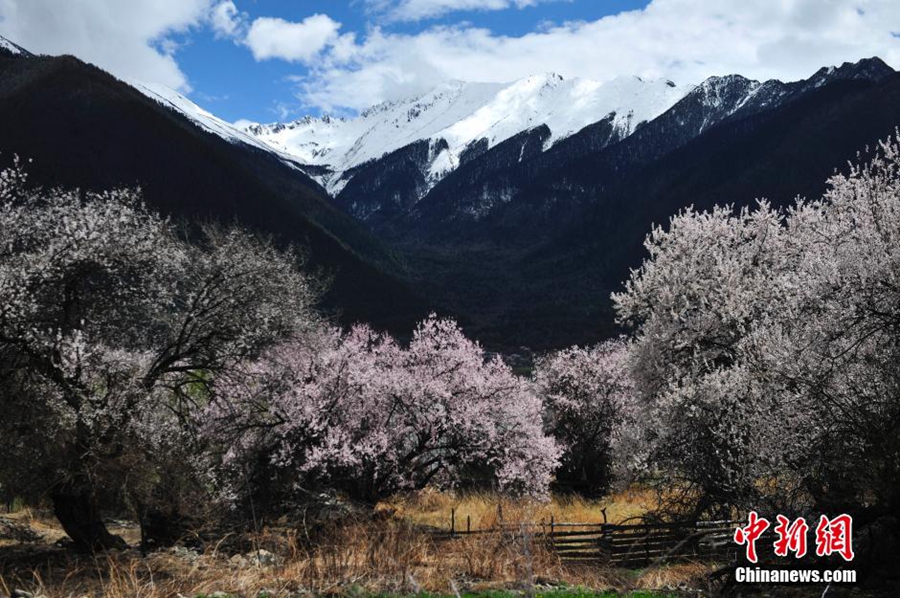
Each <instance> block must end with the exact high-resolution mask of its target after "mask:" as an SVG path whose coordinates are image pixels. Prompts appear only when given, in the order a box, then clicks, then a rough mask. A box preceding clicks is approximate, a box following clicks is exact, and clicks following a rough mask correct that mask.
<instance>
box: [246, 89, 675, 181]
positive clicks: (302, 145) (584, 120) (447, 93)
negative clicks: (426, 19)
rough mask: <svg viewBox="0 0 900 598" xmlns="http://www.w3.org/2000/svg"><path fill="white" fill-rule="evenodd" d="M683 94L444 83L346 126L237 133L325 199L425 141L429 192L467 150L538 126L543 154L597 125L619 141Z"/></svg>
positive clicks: (302, 124)
mask: <svg viewBox="0 0 900 598" xmlns="http://www.w3.org/2000/svg"><path fill="white" fill-rule="evenodd" d="M691 89H693V86H679V85H676V84H675V83H673V82H671V81H665V80H658V81H644V80H642V79H640V78H638V77H620V78H617V79H613V80H612V81H608V82H604V83H601V82H598V81H592V80H588V79H564V78H563V77H561V76H560V75H557V74H553V73H551V74H547V75H538V76H532V77H528V78H526V79H521V80H519V81H515V82H513V83H510V84H496V83H465V82H461V81H452V82H448V83H445V84H442V85H439V86H437V87H435V88H434V89H432V90H430V91H428V92H427V93H424V94H422V95H420V96H416V97H413V98H408V99H405V100H400V101H395V102H387V103H383V104H379V105H377V106H375V107H373V108H370V109H369V110H366V111H365V112H363V113H362V114H360V115H359V116H358V117H356V118H353V119H338V118H332V117H328V116H326V117H323V118H310V117H307V118H303V119H301V120H297V121H294V122H291V123H284V124H283V123H276V124H268V125H260V124H252V125H247V126H246V127H245V130H246V132H247V133H249V134H252V135H254V136H256V137H257V138H259V139H261V140H263V141H265V143H267V144H268V145H270V146H271V147H273V148H276V149H277V150H279V151H282V152H284V153H286V154H288V155H291V156H294V157H295V158H297V160H298V161H300V162H303V163H305V164H309V165H316V166H320V167H324V168H326V169H327V170H325V171H323V173H322V174H321V175H320V181H321V182H322V183H323V184H324V185H325V187H326V188H327V189H328V190H329V192H331V193H332V194H333V195H337V194H338V193H339V192H340V191H341V190H342V189H343V188H344V186H345V185H346V184H347V182H348V180H349V179H350V178H351V176H352V175H351V176H348V173H349V172H350V171H352V169H354V168H357V167H359V166H361V165H363V164H366V163H367V162H370V161H372V160H377V159H379V158H382V157H383V156H386V155H388V154H390V153H391V152H394V151H396V150H399V149H401V148H404V147H406V146H409V145H410V144H413V143H416V142H420V141H425V140H427V141H429V142H431V145H432V147H433V148H434V151H432V152H431V154H432V155H431V156H430V157H429V159H428V160H427V163H426V164H423V167H424V169H425V171H426V172H425V174H426V180H427V182H428V187H430V186H433V185H434V184H435V183H437V182H438V181H439V180H441V179H442V178H443V177H444V176H446V175H447V174H448V173H450V172H452V171H453V170H455V169H456V168H457V167H458V166H459V165H460V162H461V159H462V157H463V155H464V153H465V152H466V151H467V150H468V149H471V148H472V147H473V146H474V145H475V144H481V145H482V146H483V147H484V148H485V149H489V148H491V147H494V146H496V145H497V144H499V143H502V142H503V141H505V140H507V139H510V138H511V137H514V136H515V135H518V134H519V133H522V132H523V131H527V130H530V129H533V128H535V127H538V126H541V125H546V126H547V127H548V128H549V130H550V135H549V137H548V138H547V139H546V141H545V146H546V147H550V146H552V145H553V144H554V143H556V142H558V141H559V140H561V139H564V138H566V137H568V136H570V135H572V134H573V133H576V132H577V131H579V130H581V129H583V128H584V127H586V126H587V125H590V124H592V123H595V122H597V121H599V120H601V119H603V118H605V117H610V118H611V120H612V122H613V125H614V127H615V128H616V129H617V130H618V131H619V133H620V135H621V136H627V135H628V134H630V133H631V132H632V131H634V129H635V128H636V127H637V126H638V125H639V124H640V123H641V122H645V121H648V120H651V119H653V118H655V117H656V116H658V115H659V114H661V113H663V112H665V110H666V109H668V108H669V107H670V106H672V105H673V104H674V103H675V102H677V101H678V100H679V99H681V98H682V97H683V96H684V95H685V94H686V93H687V92H689V91H690V90H691Z"/></svg>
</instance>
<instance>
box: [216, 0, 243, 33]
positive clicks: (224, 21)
mask: <svg viewBox="0 0 900 598" xmlns="http://www.w3.org/2000/svg"><path fill="white" fill-rule="evenodd" d="M246 22H247V15H246V14H245V13H241V12H240V11H239V10H238V9H237V6H235V5H234V2H232V0H222V1H221V2H219V3H218V4H216V5H215V6H214V7H213V8H212V10H211V11H210V12H209V23H210V25H211V26H212V29H213V31H214V32H215V34H216V37H220V38H221V37H230V38H238V37H240V36H241V35H243V33H244V31H245V29H246V28H247V24H246Z"/></svg>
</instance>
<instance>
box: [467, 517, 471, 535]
mask: <svg viewBox="0 0 900 598" xmlns="http://www.w3.org/2000/svg"><path fill="white" fill-rule="evenodd" d="M471 532H472V516H471V515H466V533H467V534H468V533H471Z"/></svg>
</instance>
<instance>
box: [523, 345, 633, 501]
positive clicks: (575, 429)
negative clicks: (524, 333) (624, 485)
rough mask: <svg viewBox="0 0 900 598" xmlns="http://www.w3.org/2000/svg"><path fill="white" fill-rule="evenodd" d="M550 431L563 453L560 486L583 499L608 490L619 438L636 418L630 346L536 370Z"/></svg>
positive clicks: (555, 359)
mask: <svg viewBox="0 0 900 598" xmlns="http://www.w3.org/2000/svg"><path fill="white" fill-rule="evenodd" d="M534 381H535V384H536V387H537V392H538V394H539V395H540V397H541V399H542V401H543V407H544V425H545V429H546V431H547V432H548V433H549V434H550V435H551V436H553V437H554V438H555V439H556V441H557V442H558V443H559V444H560V446H562V447H563V448H564V452H563V455H562V459H561V463H560V467H559V469H558V470H557V472H556V481H557V483H558V484H559V485H560V486H561V487H564V488H567V489H569V490H573V491H577V492H579V493H580V494H583V495H600V494H602V493H603V492H604V491H606V490H607V489H608V488H609V485H610V483H611V476H612V468H613V463H614V461H615V460H616V459H618V458H621V459H626V458H628V456H626V455H622V456H621V457H618V456H617V457H614V456H613V451H614V447H615V446H617V437H618V436H619V435H620V434H621V433H622V432H623V431H624V430H625V429H626V428H627V427H628V426H629V425H630V423H631V419H632V418H633V417H634V403H633V395H634V390H633V388H632V382H631V377H630V372H629V371H628V344H627V343H626V342H625V341H624V340H613V341H607V342H605V343H602V344H600V345H597V346H595V347H592V348H581V347H572V348H569V349H565V350H562V351H559V352H557V353H553V354H551V355H548V356H546V357H544V358H542V359H540V360H539V361H538V362H537V364H536V365H535V375H534Z"/></svg>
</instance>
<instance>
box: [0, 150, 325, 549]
mask: <svg viewBox="0 0 900 598" xmlns="http://www.w3.org/2000/svg"><path fill="white" fill-rule="evenodd" d="M201 237H202V239H201V241H200V243H199V245H192V244H189V243H187V242H186V241H185V240H184V238H183V236H182V235H181V234H180V233H179V231H178V230H177V229H176V228H175V227H174V226H173V225H172V224H171V223H169V222H167V221H166V220H164V219H162V218H160V217H159V216H158V215H156V214H154V213H152V212H150V211H149V210H147V209H146V208H145V207H144V206H143V205H142V203H141V198H140V193H139V192H137V191H130V190H121V191H112V192H107V193H79V192H77V191H68V190H60V189H29V188H28V186H27V185H26V180H25V175H24V174H23V173H22V171H21V170H19V169H18V168H16V169H12V170H7V171H5V172H3V173H2V174H0V485H2V486H4V487H6V488H9V489H10V490H12V491H14V492H16V493H19V494H32V495H44V496H47V497H49V499H50V500H51V501H52V503H53V508H54V511H55V513H56V515H57V517H58V518H59V520H60V523H61V524H62V526H63V528H64V529H65V531H66V533H67V534H68V535H69V536H70V537H71V538H72V540H74V541H75V542H76V544H78V545H79V546H81V547H84V548H106V547H110V546H116V545H120V544H121V541H120V540H119V539H118V538H116V537H115V536H112V535H111V534H109V532H108V531H107V529H106V527H105V526H104V524H103V521H102V519H101V515H100V510H99V509H100V506H101V504H102V501H103V500H105V499H106V498H108V497H110V496H112V495H114V494H116V493H120V492H121V491H122V490H123V489H122V484H123V483H124V480H127V479H128V478H129V475H132V474H133V473H135V472H136V471H138V470H139V469H140V467H141V465H140V463H145V461H142V459H146V457H147V456H148V455H152V454H153V452H154V448H157V449H158V448H160V447H163V446H166V445H167V444H168V445H173V444H177V443H178V435H179V434H180V429H181V428H180V423H181V422H183V421H186V420H184V419H183V418H182V417H180V416H182V415H185V414H186V413H187V412H189V411H190V410H191V409H193V408H195V407H196V406H197V405H198V403H203V402H205V401H206V400H208V399H209V397H212V396H214V395H215V387H216V382H217V379H218V378H219V376H220V375H221V374H223V373H226V372H228V371H229V370H231V369H232V368H234V367H236V366H237V365H238V364H241V363H243V362H244V361H245V360H246V359H248V358H252V357H255V356H256V355H258V354H259V353H260V352H261V351H262V350H264V349H265V348H266V347H267V346H269V345H270V344H271V343H273V342H274V341H276V340H278V339H281V338H284V337H287V336H290V335H292V334H294V333H295V332H296V331H297V330H298V329H301V328H303V327H305V326H307V325H308V323H309V322H310V321H311V320H312V319H314V315H313V312H312V304H313V302H314V299H315V296H316V285H314V284H312V283H311V282H310V279H308V278H307V277H306V276H304V275H303V274H302V273H300V272H299V271H298V269H297V267H296V266H297V261H296V258H295V256H293V255H291V254H289V253H287V254H285V253H281V252H279V251H277V250H276V249H274V248H273V247H272V246H271V245H270V244H269V243H267V242H264V241H261V240H259V239H256V238H254V237H252V236H250V235H248V234H245V233H242V232H239V231H237V230H231V231H228V232H222V231H218V230H215V229H213V228H207V229H206V230H205V231H204V232H203V234H202V235H201Z"/></svg>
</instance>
